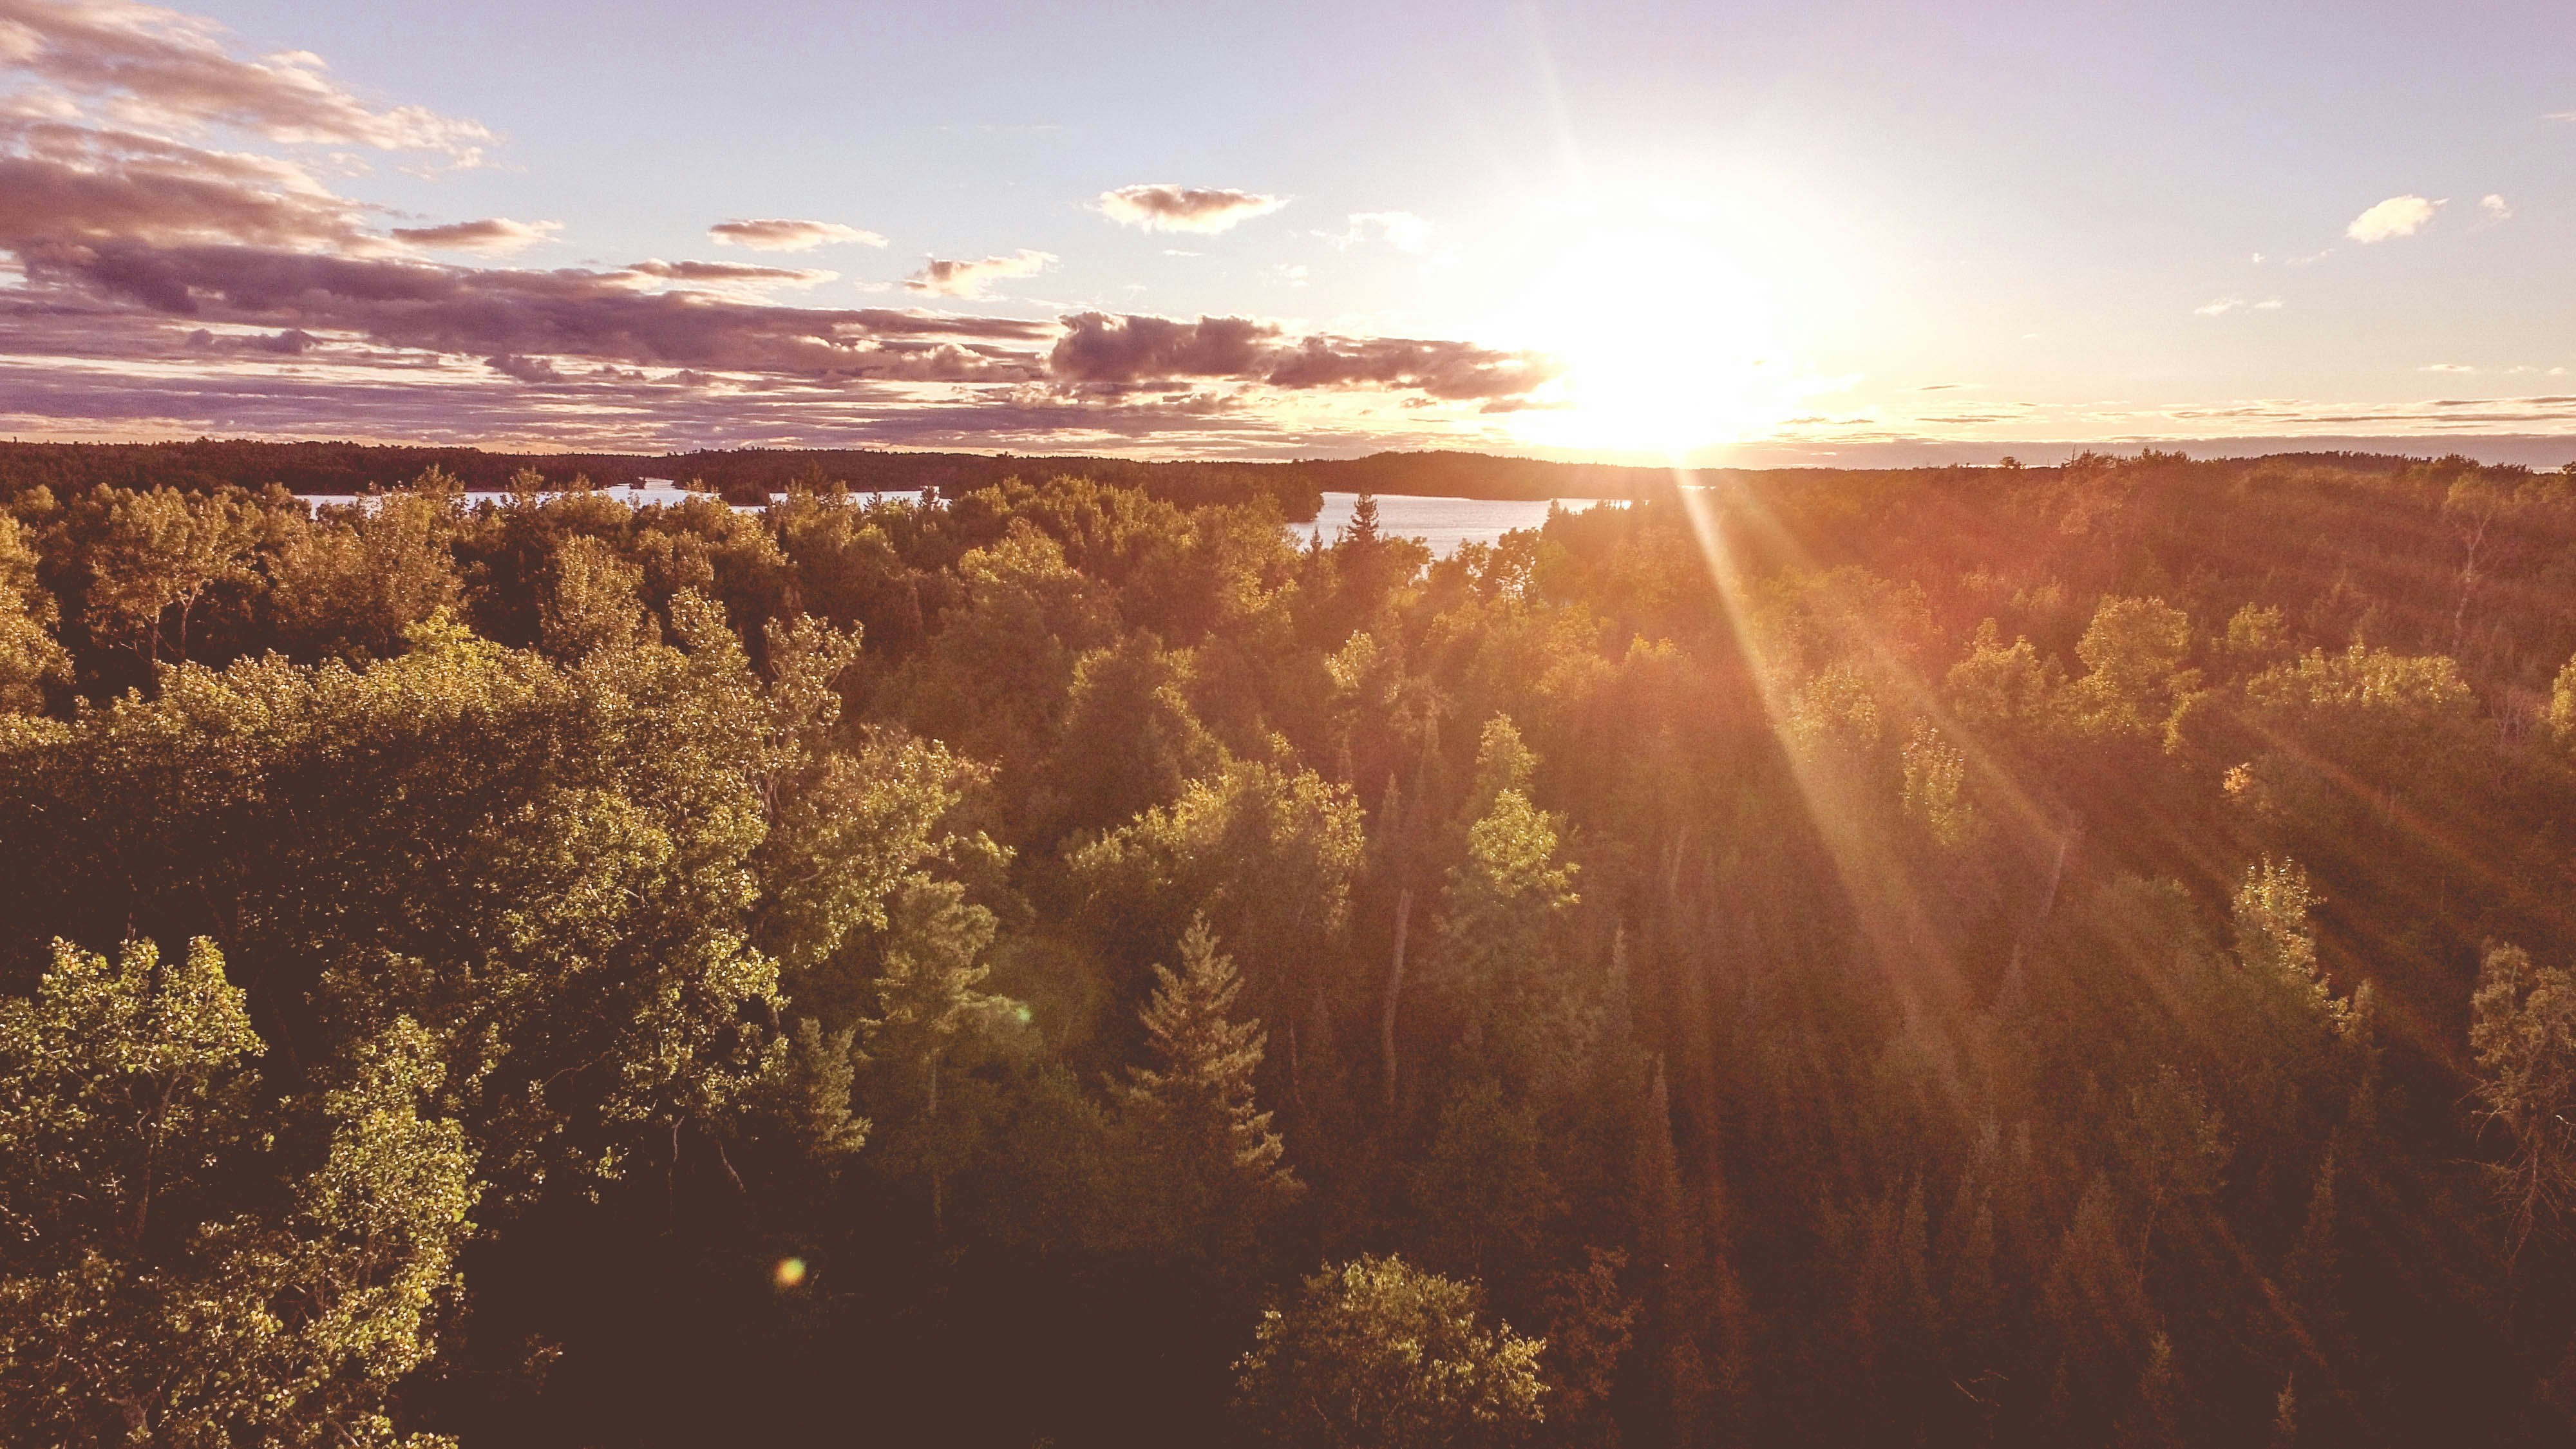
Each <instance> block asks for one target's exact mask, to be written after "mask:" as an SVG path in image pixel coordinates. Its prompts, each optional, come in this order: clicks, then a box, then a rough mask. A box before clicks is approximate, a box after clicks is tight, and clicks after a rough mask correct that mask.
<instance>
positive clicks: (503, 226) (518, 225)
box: [393, 216, 563, 256]
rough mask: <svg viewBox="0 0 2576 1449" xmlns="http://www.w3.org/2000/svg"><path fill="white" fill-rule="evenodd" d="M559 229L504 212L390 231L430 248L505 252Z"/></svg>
mask: <svg viewBox="0 0 2576 1449" xmlns="http://www.w3.org/2000/svg"><path fill="white" fill-rule="evenodd" d="M561 230H563V223H562V222H559V221H534V222H530V221H512V220H511V219H510V218H508V217H506V216H489V217H485V218H483V219H482V220H480V221H453V222H448V223H446V224H445V225H443V226H398V227H395V228H394V231H393V235H394V239H395V240H396V241H400V242H407V243H409V244H410V245H412V246H416V247H422V248H426V249H427V250H430V251H437V252H479V253H482V254H484V255H487V256H507V255H509V254H510V253H512V252H520V251H525V250H527V249H528V248H529V247H532V246H535V245H536V244H537V243H539V242H545V241H553V240H554V234H555V233H556V232H559V231H561Z"/></svg>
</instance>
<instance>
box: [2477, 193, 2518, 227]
mask: <svg viewBox="0 0 2576 1449" xmlns="http://www.w3.org/2000/svg"><path fill="white" fill-rule="evenodd" d="M2478 212H2479V214H2480V215H2482V216H2484V217H2485V218H2486V219H2487V220H2489V221H2503V220H2506V219H2507V218H2509V217H2511V216H2512V215H2513V207H2512V206H2510V205H2509V204H2507V203H2506V201H2505V199H2504V198H2503V197H2501V196H2498V195H2496V194H2495V193H2494V192H2492V191H2491V192H2488V193H2487V194H2486V195H2484V196H2481V197H2479V198H2478Z"/></svg>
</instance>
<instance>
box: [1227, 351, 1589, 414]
mask: <svg viewBox="0 0 2576 1449" xmlns="http://www.w3.org/2000/svg"><path fill="white" fill-rule="evenodd" d="M1560 370H1561V369H1560V368H1559V366H1558V365H1557V364H1556V363H1554V362H1552V361H1550V360H1548V359H1546V358H1543V357H1540V356H1538V355H1537V354H1535V353H1528V352H1497V351H1495V350H1493V349H1491V348H1486V347H1478V346H1476V345H1474V344H1473V343H1467V342H1419V341H1413V340H1410V339H1407V338H1401V337H1357V338H1354V337H1309V338H1307V339H1305V340H1304V341H1303V342H1300V343H1298V344H1297V345H1296V346H1295V347H1294V348H1291V349H1289V350H1288V351H1287V352H1286V353H1285V354H1283V355H1282V356H1281V357H1279V358H1278V359H1277V360H1276V361H1275V362H1274V363H1273V364H1272V366H1271V369H1270V374H1269V377H1268V379H1267V381H1268V382H1269V383H1270V385H1271V386H1273V387H1288V388H1308V387H1360V386H1370V387H1404V388H1419V389H1421V390H1422V391H1423V392H1424V393H1427V394H1429V395H1430V396H1432V397H1436V398H1444V399H1449V400H1453V401H1454V400H1460V399H1469V398H1502V397H1515V396H1518V395H1519V394H1522V393H1526V392H1528V391H1529V390H1530V389H1532V388H1535V387H1537V386H1538V385H1539V384H1540V383H1543V382H1545V381H1547V380H1548V379H1549V378H1551V377H1554V376H1556V374H1557V373H1558V372H1559V371H1560Z"/></svg>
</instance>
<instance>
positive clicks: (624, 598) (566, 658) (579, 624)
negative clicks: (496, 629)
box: [540, 534, 656, 663]
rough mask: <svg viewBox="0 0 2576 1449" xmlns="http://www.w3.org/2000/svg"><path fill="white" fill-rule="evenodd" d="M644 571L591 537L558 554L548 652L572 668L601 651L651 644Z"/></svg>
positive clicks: (546, 623)
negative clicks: (583, 658)
mask: <svg viewBox="0 0 2576 1449" xmlns="http://www.w3.org/2000/svg"><path fill="white" fill-rule="evenodd" d="M643 586H644V571H643V570H642V569H640V568H637V567H636V566H635V565H633V564H631V563H628V562H626V561H625V560H624V559H622V558H619V557H618V556H617V551H616V550H615V549H614V548H611V547H610V546H609V545H608V544H607V543H606V542H605V541H604V540H601V539H596V538H592V537H590V536H588V535H586V534H576V535H574V536H573V537H571V538H567V539H565V540H564V541H563V542H562V543H561V544H560V545H558V546H557V548H556V549H555V559H554V569H553V589H552V591H551V592H550V593H549V594H548V596H547V598H546V601H545V604H544V607H543V610H542V612H541V614H540V627H541V629H542V637H543V639H544V641H545V650H546V653H548V654H549V655H552V656H553V657H554V658H556V659H558V660H561V661H563V662H565V663H571V662H573V661H575V660H578V659H580V658H582V657H583V656H584V655H587V654H590V653H592V652H594V651H596V650H600V649H607V648H614V647H618V646H621V645H623V646H633V645H637V644H647V643H651V642H652V641H653V639H654V637H655V635H656V631H655V630H654V628H653V621H652V619H651V618H650V617H649V616H647V615H646V614H645V612H644V602H643V597H642V590H643Z"/></svg>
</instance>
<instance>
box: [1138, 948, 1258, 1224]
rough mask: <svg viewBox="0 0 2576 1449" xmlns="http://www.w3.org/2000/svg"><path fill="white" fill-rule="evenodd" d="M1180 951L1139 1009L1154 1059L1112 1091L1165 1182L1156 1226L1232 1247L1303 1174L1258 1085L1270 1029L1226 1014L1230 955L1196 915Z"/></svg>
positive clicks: (1238, 981) (1237, 981) (1236, 981)
mask: <svg viewBox="0 0 2576 1449" xmlns="http://www.w3.org/2000/svg"><path fill="white" fill-rule="evenodd" d="M1180 954H1181V969H1180V970H1179V971H1177V972H1175V971H1173V970H1171V969H1170V968H1169V967H1166V966H1161V965H1157V966H1156V967H1155V968H1154V975H1155V978H1156V981H1157V983H1158V984H1157V985H1156V987H1155V989H1154V995H1153V999H1152V1000H1151V1001H1150V1002H1148V1003H1147V1005H1146V1007H1145V1010H1144V1013H1143V1016H1144V1024H1145V1038H1146V1045H1147V1048H1148V1050H1149V1051H1150V1052H1151V1053H1152V1055H1153V1060H1154V1065H1152V1066H1140V1067H1130V1068H1128V1081H1127V1084H1126V1085H1125V1086H1124V1087H1122V1088H1120V1089H1119V1093H1118V1096H1119V1102H1120V1105H1121V1107H1122V1108H1124V1110H1125V1112H1126V1113H1127V1117H1128V1121H1129V1123H1130V1124H1131V1126H1132V1127H1133V1129H1134V1130H1135V1132H1136V1134H1137V1142H1138V1145H1139V1146H1140V1147H1141V1148H1142V1150H1143V1159H1142V1160H1143V1162H1144V1164H1145V1165H1146V1168H1147V1170H1148V1171H1149V1173H1151V1175H1152V1176H1153V1178H1154V1179H1155V1180H1156V1182H1157V1183H1158V1184H1159V1185H1160V1186H1161V1188H1162V1192H1161V1193H1160V1194H1158V1195H1159V1196H1160V1197H1162V1199H1163V1201H1162V1202H1161V1203H1160V1204H1159V1207H1160V1209H1161V1214H1160V1221H1159V1222H1158V1223H1157V1224H1155V1225H1154V1228H1153V1229H1152V1230H1151V1231H1152V1233H1153V1235H1156V1236H1167V1237H1168V1239H1169V1240H1170V1241H1173V1242H1176V1243H1179V1244H1187V1245H1191V1246H1194V1247H1198V1248H1201V1249H1202V1250H1215V1251H1216V1253H1217V1254H1218V1255H1220V1256H1222V1255H1223V1254H1224V1253H1225V1252H1226V1250H1229V1249H1230V1250H1231V1251H1232V1252H1233V1253H1234V1254H1238V1255H1239V1254H1241V1253H1243V1252H1245V1251H1247V1250H1249V1249H1250V1248H1251V1246H1252V1242H1251V1239H1252V1236H1253V1234H1254V1233H1255V1232H1256V1231H1257V1230H1258V1229H1259V1228H1260V1227H1261V1226H1263V1221H1264V1219H1266V1218H1267V1217H1268V1216H1269V1215H1270V1214H1271V1212H1273V1211H1274V1210H1276V1209H1277V1208H1278V1207H1280V1206H1282V1205H1283V1204H1285V1203H1286V1202H1288V1201H1289V1200H1290V1199H1292V1198H1294V1197H1295V1196H1296V1195H1297V1194H1298V1193H1299V1192H1301V1191H1303V1185H1302V1184H1301V1183H1299V1182H1298V1180H1297V1176H1296V1173H1295V1172H1293V1171H1292V1170H1291V1169H1290V1168H1289V1167H1288V1166H1287V1164H1286V1161H1285V1158H1286V1154H1287V1147H1286V1144H1284V1143H1283V1142H1281V1140H1280V1137H1279V1134H1278V1133H1276V1132H1274V1131H1272V1130H1270V1114H1269V1113H1268V1112H1265V1111H1262V1110H1261V1109H1260V1107H1259V1105H1258V1104H1257V1103H1256V1102H1255V1100H1254V1097H1253V1076H1254V1074H1255V1073H1256V1072H1257V1071H1258V1070H1259V1069H1260V1066H1261V1051H1262V1045H1263V1043H1264V1042H1265V1041H1266V1040H1267V1038H1266V1037H1265V1035H1264V1034H1263V1032H1262V1030H1261V1023H1259V1022H1257V1021H1243V1022H1238V1021H1235V1020H1234V1019H1233V1017H1232V1012H1233V1010H1234V1002H1235V998H1236V997H1237V996H1238V995H1240V994H1241V992H1242V990H1243V981H1242V978H1240V977H1239V976H1237V975H1236V974H1235V970H1234V962H1233V960H1232V958H1230V957H1228V956H1226V955H1225V954H1223V953H1222V952H1220V951H1218V950H1217V948H1216V937H1215V936H1214V935H1213V934H1211V933H1210V932H1209V930H1208V928H1207V922H1206V921H1205V920H1203V919H1201V920H1193V921H1192V922H1191V923H1190V929H1189V930H1188V931H1187V932H1186V933H1184V934H1183V935H1182V937H1181V953H1180Z"/></svg>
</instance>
